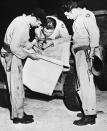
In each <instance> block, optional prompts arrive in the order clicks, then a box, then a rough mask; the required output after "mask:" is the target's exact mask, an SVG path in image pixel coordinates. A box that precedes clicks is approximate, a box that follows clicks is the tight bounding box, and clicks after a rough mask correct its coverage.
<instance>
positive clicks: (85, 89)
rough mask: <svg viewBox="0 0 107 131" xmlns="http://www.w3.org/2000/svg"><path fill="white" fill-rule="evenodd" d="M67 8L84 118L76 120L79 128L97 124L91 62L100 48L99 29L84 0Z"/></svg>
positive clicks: (76, 0)
mask: <svg viewBox="0 0 107 131" xmlns="http://www.w3.org/2000/svg"><path fill="white" fill-rule="evenodd" d="M65 7H66V9H67V10H66V12H65V13H64V14H65V15H66V17H67V18H68V19H73V20H74V23H73V32H74V34H73V46H72V51H73V54H74V56H75V62H76V70H77V75H78V81H79V87H80V93H81V95H80V98H81V101H82V109H83V115H82V118H81V119H80V120H75V121H74V123H73V124H75V125H78V126H82V125H87V124H95V122H96V121H95V120H96V116H97V115H96V93H95V85H94V82H93V74H92V72H91V68H90V67H91V61H89V60H90V58H93V55H94V50H95V48H97V47H99V38H100V35H99V28H98V26H97V23H96V19H95V16H94V14H93V13H92V12H91V11H89V10H87V9H86V8H84V7H85V1H84V0H71V1H69V2H68V3H67V4H66V5H65Z"/></svg>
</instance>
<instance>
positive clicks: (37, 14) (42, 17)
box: [31, 8, 47, 26]
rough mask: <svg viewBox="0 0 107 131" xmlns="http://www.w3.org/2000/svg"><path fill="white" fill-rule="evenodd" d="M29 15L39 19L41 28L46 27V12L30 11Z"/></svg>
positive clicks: (42, 10)
mask: <svg viewBox="0 0 107 131" xmlns="http://www.w3.org/2000/svg"><path fill="white" fill-rule="evenodd" d="M31 15H32V16H35V17H36V18H37V19H38V18H39V19H40V21H41V22H42V25H43V26H46V25H47V19H46V12H45V10H44V9H41V8H37V9H35V10H33V11H32V13H31Z"/></svg>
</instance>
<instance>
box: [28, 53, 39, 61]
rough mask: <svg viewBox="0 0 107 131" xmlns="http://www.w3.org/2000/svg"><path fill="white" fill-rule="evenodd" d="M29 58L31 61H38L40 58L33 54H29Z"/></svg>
mask: <svg viewBox="0 0 107 131" xmlns="http://www.w3.org/2000/svg"><path fill="white" fill-rule="evenodd" d="M29 58H31V59H32V60H39V59H40V58H39V57H38V56H37V55H36V54H35V53H34V54H30V55H29Z"/></svg>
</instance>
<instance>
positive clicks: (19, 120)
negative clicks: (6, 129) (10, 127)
mask: <svg viewBox="0 0 107 131" xmlns="http://www.w3.org/2000/svg"><path fill="white" fill-rule="evenodd" d="M32 122H34V120H33V116H32V115H27V114H26V113H24V116H23V117H22V118H14V119H13V123H14V124H18V123H22V124H28V123H32Z"/></svg>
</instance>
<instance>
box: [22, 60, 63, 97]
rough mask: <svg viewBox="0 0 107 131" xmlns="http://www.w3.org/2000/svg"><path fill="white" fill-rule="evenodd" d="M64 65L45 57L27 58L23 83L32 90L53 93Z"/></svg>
mask: <svg viewBox="0 0 107 131" xmlns="http://www.w3.org/2000/svg"><path fill="white" fill-rule="evenodd" d="M62 70H63V66H61V65H58V64H54V63H51V62H48V61H45V60H43V59H40V60H38V61H36V60H34V61H33V60H31V59H29V58H28V59H27V61H26V63H25V65H24V68H23V83H24V84H25V85H26V86H27V87H28V88H29V89H31V90H32V91H35V92H40V93H43V94H47V95H52V92H53V90H54V88H55V86H56V83H57V81H58V79H59V76H60V74H61V73H62Z"/></svg>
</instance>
